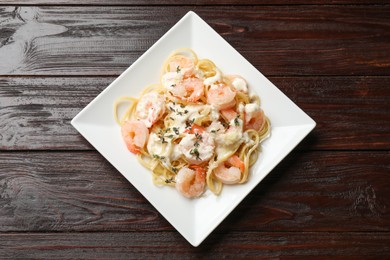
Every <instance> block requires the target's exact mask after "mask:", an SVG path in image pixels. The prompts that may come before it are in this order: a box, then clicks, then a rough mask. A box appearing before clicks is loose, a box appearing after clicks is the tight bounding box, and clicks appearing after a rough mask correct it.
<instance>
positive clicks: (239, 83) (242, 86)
mask: <svg viewBox="0 0 390 260" xmlns="http://www.w3.org/2000/svg"><path fill="white" fill-rule="evenodd" d="M232 85H233V86H234V87H235V88H236V89H237V90H238V91H242V92H244V93H248V86H247V84H246V81H245V80H243V79H242V78H235V79H234V80H233V82H232Z"/></svg>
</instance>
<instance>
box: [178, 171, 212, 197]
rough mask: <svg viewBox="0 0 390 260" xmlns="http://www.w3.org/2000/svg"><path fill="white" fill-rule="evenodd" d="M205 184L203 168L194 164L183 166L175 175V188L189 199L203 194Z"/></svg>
mask: <svg viewBox="0 0 390 260" xmlns="http://www.w3.org/2000/svg"><path fill="white" fill-rule="evenodd" d="M205 186H206V172H205V169H204V168H202V167H199V166H196V165H192V166H190V167H183V168H181V169H180V171H179V172H178V173H177V175H176V184H175V187H176V189H177V190H178V191H179V192H180V193H181V194H183V195H184V196H185V197H187V198H189V199H191V198H196V197H199V196H200V195H202V194H203V192H204V189H205Z"/></svg>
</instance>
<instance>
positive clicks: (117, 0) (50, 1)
mask: <svg viewBox="0 0 390 260" xmlns="http://www.w3.org/2000/svg"><path fill="white" fill-rule="evenodd" d="M388 3H389V1H388V0H375V1H369V0H354V1H352V0H246V1H240V0H223V1H218V0H196V1H194V0H192V1H185V2H184V1H178V0H161V1H159V0H149V1H145V0H111V1H109V0H88V1H77V0H14V1H9V0H0V4H4V5H10V4H14V5H80V6H83V5H104V6H107V5H108V6H111V5H122V6H132V5H143V6H145V5H146V6H148V5H158V6H164V5H165V6H167V5H194V6H196V5H330V4H331V5H335V4H352V5H356V4H369V5H372V4H388Z"/></svg>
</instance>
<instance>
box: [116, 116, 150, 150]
mask: <svg viewBox="0 0 390 260" xmlns="http://www.w3.org/2000/svg"><path fill="white" fill-rule="evenodd" d="M121 132H122V137H123V140H124V141H125V143H126V146H127V149H129V151H130V152H132V153H134V154H138V153H141V149H142V148H143V147H144V146H145V143H146V141H147V140H148V137H149V130H148V128H147V127H146V126H145V123H143V122H142V121H138V120H131V121H126V122H125V123H124V125H122V128H121Z"/></svg>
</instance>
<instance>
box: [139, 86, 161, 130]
mask: <svg viewBox="0 0 390 260" xmlns="http://www.w3.org/2000/svg"><path fill="white" fill-rule="evenodd" d="M164 113H165V99H164V97H163V96H162V95H160V94H158V93H157V92H151V93H148V94H146V95H144V96H143V97H142V98H141V99H140V100H139V102H138V104H137V107H136V110H135V114H136V117H137V119H138V120H140V121H142V122H144V123H145V125H146V127H148V128H150V127H151V126H152V125H153V124H154V123H155V122H156V121H157V120H159V119H160V118H161V117H162V115H163V114H164Z"/></svg>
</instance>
